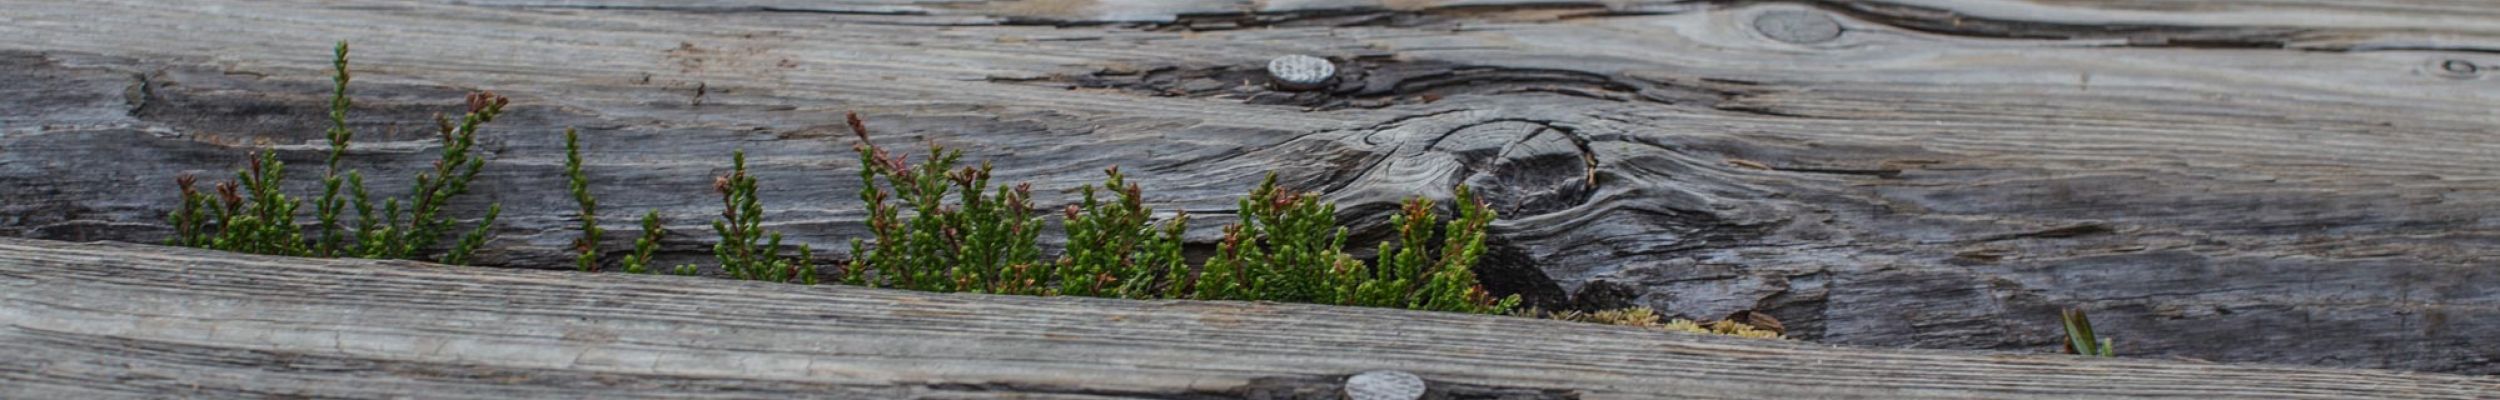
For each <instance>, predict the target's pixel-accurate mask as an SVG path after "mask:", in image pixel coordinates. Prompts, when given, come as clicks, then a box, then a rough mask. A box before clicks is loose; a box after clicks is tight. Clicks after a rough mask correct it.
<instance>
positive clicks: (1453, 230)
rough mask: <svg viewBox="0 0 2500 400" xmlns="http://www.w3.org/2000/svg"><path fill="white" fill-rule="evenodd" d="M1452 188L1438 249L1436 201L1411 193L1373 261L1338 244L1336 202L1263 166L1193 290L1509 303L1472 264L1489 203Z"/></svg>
mask: <svg viewBox="0 0 2500 400" xmlns="http://www.w3.org/2000/svg"><path fill="white" fill-rule="evenodd" d="M1457 197H1458V198H1457V201H1456V202H1455V203H1456V206H1457V208H1458V210H1459V218H1458V219H1456V220H1453V221H1450V222H1449V223H1448V224H1447V225H1443V226H1442V227H1443V230H1442V232H1441V235H1440V237H1441V239H1442V242H1441V245H1440V249H1442V253H1443V254H1439V255H1436V254H1434V252H1433V249H1432V248H1431V247H1429V246H1431V244H1432V243H1433V238H1434V231H1433V229H1432V228H1433V227H1434V225H1435V223H1436V222H1437V220H1438V219H1439V216H1438V215H1437V214H1435V213H1434V211H1433V208H1434V207H1435V204H1434V202H1432V201H1431V200H1428V199H1423V198H1414V199H1408V200H1407V201H1406V202H1405V203H1404V204H1403V206H1402V207H1401V208H1400V212H1399V213H1398V214H1397V215H1393V216H1391V217H1390V220H1389V221H1390V225H1392V226H1393V227H1395V228H1396V230H1397V233H1398V235H1397V241H1396V242H1395V243H1394V244H1393V243H1381V245H1380V254H1379V260H1378V262H1376V263H1371V264H1366V263H1363V262H1362V261H1360V260H1355V259H1354V258H1353V257H1352V256H1349V255H1346V254H1345V252H1344V251H1343V250H1341V249H1342V248H1343V244H1344V243H1345V236H1346V232H1345V230H1344V228H1337V227H1336V226H1337V223H1336V206H1335V205H1334V204H1329V203H1326V202H1322V201H1319V200H1318V199H1317V198H1318V194H1317V193H1295V192H1291V191H1286V190H1282V189H1278V188H1277V187H1276V176H1275V175H1274V174H1269V175H1268V178H1267V180H1266V181H1264V182H1261V183H1260V184H1259V188H1258V189H1255V190H1252V191H1251V192H1250V197H1247V198H1244V199H1242V201H1241V204H1240V207H1239V211H1238V212H1239V213H1240V215H1241V221H1242V223H1241V224H1239V225H1234V226H1228V227H1226V228H1225V232H1224V239H1223V241H1221V242H1218V243H1217V244H1216V251H1215V253H1216V254H1215V256H1214V257H1212V258H1210V259H1208V260H1207V263H1206V267H1205V268H1204V271H1205V272H1204V273H1203V275H1202V276H1201V277H1200V279H1199V280H1198V285H1197V292H1196V293H1195V296H1193V297H1194V298H1199V299H1218V300H1270V301H1288V302H1307V303H1321V304H1338V305H1351V306H1366V307H1394V308H1406V309H1417V310H1434V311H1456V312H1467V313H1480V314H1493V313H1503V312H1507V311H1509V310H1510V309H1511V308H1512V307H1516V306H1517V305H1518V304H1519V298H1518V296H1510V297H1506V298H1501V299H1495V298H1493V297H1492V296H1491V295H1490V294H1488V293H1486V292H1485V291H1484V289H1483V287H1481V286H1480V285H1478V284H1477V281H1476V275H1475V271H1474V268H1475V262H1476V258H1477V257H1479V256H1481V255H1483V253H1484V238H1485V229H1487V228H1488V227H1489V226H1490V225H1491V223H1492V221H1493V218H1494V213H1493V211H1492V209H1491V208H1490V207H1488V206H1486V205H1485V204H1484V203H1483V202H1480V201H1477V200H1476V199H1475V196H1474V194H1473V193H1472V192H1471V191H1470V190H1468V189H1467V188H1466V187H1464V186H1461V187H1459V188H1458V196H1457Z"/></svg>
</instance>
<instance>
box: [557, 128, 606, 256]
mask: <svg viewBox="0 0 2500 400" xmlns="http://www.w3.org/2000/svg"><path fill="white" fill-rule="evenodd" d="M564 176H565V178H566V180H568V181H570V183H571V184H572V189H573V202H575V203H579V204H581V206H582V212H581V214H580V216H581V219H582V238H581V239H576V240H574V241H573V250H574V252H576V253H580V255H579V256H575V257H574V261H573V263H574V264H575V265H577V266H580V267H581V269H582V270H583V271H598V270H599V235H600V234H603V233H605V232H603V231H600V230H599V199H598V198H595V197H591V195H590V176H589V175H586V174H583V173H582V145H581V135H580V134H577V133H574V131H573V129H572V128H565V129H564Z"/></svg>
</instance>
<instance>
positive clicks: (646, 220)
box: [624, 211, 665, 274]
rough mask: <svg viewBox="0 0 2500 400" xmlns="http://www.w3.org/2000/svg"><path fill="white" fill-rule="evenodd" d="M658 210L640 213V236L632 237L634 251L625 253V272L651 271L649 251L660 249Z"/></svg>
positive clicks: (642, 272) (640, 272)
mask: <svg viewBox="0 0 2500 400" xmlns="http://www.w3.org/2000/svg"><path fill="white" fill-rule="evenodd" d="M664 234H665V233H664V232H662V231H661V230H660V212H659V211H652V212H649V213H645V214H642V237H641V238H636V239H634V253H633V254H627V255H625V261H624V264H625V272H626V273H633V274H647V273H651V253H652V252H654V251H658V250H659V249H660V237H661V235H664Z"/></svg>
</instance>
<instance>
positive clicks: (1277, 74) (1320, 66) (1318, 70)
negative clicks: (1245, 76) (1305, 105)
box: [1267, 54, 1337, 90]
mask: <svg viewBox="0 0 2500 400" xmlns="http://www.w3.org/2000/svg"><path fill="white" fill-rule="evenodd" d="M1335 76H1337V64H1335V63H1330V62H1328V59H1325V58H1319V57H1312V56H1306V55H1300V54H1295V55H1289V56H1284V57H1277V58H1276V59H1274V60H1268V61H1267V77H1268V78H1269V79H1272V80H1275V81H1276V85H1277V86H1280V87H1283V88H1286V89H1293V90H1302V89H1310V88H1316V87H1319V85H1320V84H1324V83H1328V78H1330V77H1335Z"/></svg>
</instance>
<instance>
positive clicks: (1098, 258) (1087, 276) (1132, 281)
mask: <svg viewBox="0 0 2500 400" xmlns="http://www.w3.org/2000/svg"><path fill="white" fill-rule="evenodd" d="M1103 174H1104V175H1106V178H1105V179H1104V180H1103V184H1102V187H1101V188H1100V189H1099V190H1098V189H1097V188H1096V187H1095V186H1094V185H1085V186H1083V187H1081V188H1079V192H1081V193H1083V194H1084V200H1083V201H1081V202H1079V203H1077V204H1070V205H1068V208H1067V211H1066V213H1065V214H1066V217H1067V219H1066V223H1065V224H1062V225H1061V227H1062V228H1063V231H1064V232H1066V233H1067V238H1068V247H1067V251H1066V252H1065V254H1063V255H1061V256H1060V257H1059V262H1058V271H1057V274H1055V275H1056V276H1057V277H1058V278H1059V288H1058V289H1057V293H1058V294H1062V295H1070V296H1096V297H1119V298H1173V297H1179V296H1178V295H1177V293H1178V291H1179V290H1182V289H1184V286H1182V285H1181V283H1182V282H1183V281H1184V280H1185V279H1186V278H1188V275H1189V272H1190V270H1189V265H1188V260H1187V259H1185V258H1183V257H1182V256H1181V234H1182V233H1183V232H1186V231H1187V230H1188V226H1189V215H1188V214H1187V213H1182V212H1174V213H1173V214H1172V219H1171V220H1169V221H1166V222H1164V223H1163V225H1162V227H1160V228H1158V227H1156V226H1155V225H1154V210H1153V209H1150V208H1147V207H1146V205H1145V195H1144V194H1143V193H1142V190H1141V189H1140V188H1139V187H1138V186H1137V184H1135V183H1128V181H1127V177H1126V176H1124V175H1122V174H1120V168H1119V167H1111V168H1108V169H1104V170H1103ZM1102 191H1109V192H1111V194H1112V196H1113V197H1114V198H1113V199H1111V201H1110V202H1104V201H1103V200H1102V199H1101V198H1099V197H1097V196H1096V194H1097V193H1100V192H1102Z"/></svg>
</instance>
